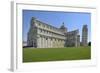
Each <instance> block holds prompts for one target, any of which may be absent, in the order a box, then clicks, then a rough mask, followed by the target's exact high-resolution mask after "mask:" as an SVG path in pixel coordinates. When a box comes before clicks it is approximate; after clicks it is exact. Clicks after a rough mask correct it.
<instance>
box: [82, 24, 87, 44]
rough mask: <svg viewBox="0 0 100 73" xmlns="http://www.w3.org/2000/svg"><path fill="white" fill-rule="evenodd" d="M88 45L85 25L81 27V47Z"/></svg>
mask: <svg viewBox="0 0 100 73" xmlns="http://www.w3.org/2000/svg"><path fill="white" fill-rule="evenodd" d="M87 45H88V28H87V25H83V28H82V46H87Z"/></svg>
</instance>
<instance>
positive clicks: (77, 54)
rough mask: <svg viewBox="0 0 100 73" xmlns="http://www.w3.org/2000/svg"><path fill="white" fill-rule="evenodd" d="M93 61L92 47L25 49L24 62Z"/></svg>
mask: <svg viewBox="0 0 100 73" xmlns="http://www.w3.org/2000/svg"><path fill="white" fill-rule="evenodd" d="M83 59H91V47H67V48H23V62H40V61H60V60H83Z"/></svg>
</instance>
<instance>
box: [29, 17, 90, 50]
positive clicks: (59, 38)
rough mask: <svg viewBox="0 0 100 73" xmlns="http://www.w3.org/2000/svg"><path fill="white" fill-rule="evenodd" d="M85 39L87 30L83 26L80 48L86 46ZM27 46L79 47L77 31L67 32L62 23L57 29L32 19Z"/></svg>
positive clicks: (85, 26)
mask: <svg viewBox="0 0 100 73" xmlns="http://www.w3.org/2000/svg"><path fill="white" fill-rule="evenodd" d="M87 37H88V28H87V25H83V29H82V46H87V40H88V38H87ZM27 46H29V47H34V48H61V47H79V46H80V35H79V30H78V29H76V30H73V31H68V28H66V27H65V26H64V23H62V26H61V27H60V28H57V27H54V26H52V25H50V24H47V23H44V22H42V21H40V20H38V19H36V18H34V17H32V18H31V21H30V29H29V31H28V34H27Z"/></svg>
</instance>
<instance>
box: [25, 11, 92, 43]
mask: <svg viewBox="0 0 100 73" xmlns="http://www.w3.org/2000/svg"><path fill="white" fill-rule="evenodd" d="M32 17H35V18H37V19H38V20H40V21H42V22H45V23H47V24H50V25H53V26H55V27H58V28H59V27H60V26H61V25H62V23H63V22H64V25H65V27H67V29H68V31H71V30H75V29H79V34H80V41H81V36H82V27H83V25H84V24H87V25H88V41H90V40H91V14H90V13H83V12H81V13H79V12H56V11H55V12H54V11H37V10H23V41H26V40H27V33H28V31H29V28H30V20H31V18H32Z"/></svg>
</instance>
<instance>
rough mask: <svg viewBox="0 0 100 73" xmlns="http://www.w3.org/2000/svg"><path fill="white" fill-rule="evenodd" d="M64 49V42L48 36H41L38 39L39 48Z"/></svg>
mask: <svg viewBox="0 0 100 73" xmlns="http://www.w3.org/2000/svg"><path fill="white" fill-rule="evenodd" d="M59 47H64V40H63V39H57V38H52V37H47V36H39V37H38V39H37V48H59Z"/></svg>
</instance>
